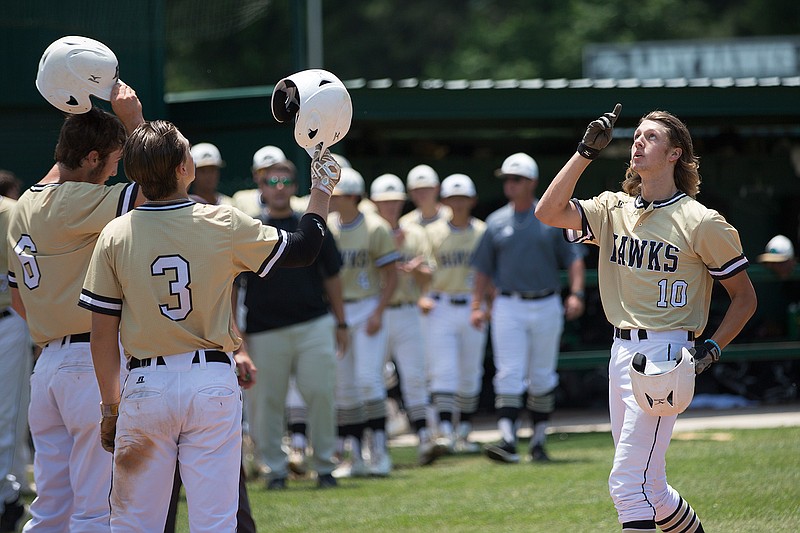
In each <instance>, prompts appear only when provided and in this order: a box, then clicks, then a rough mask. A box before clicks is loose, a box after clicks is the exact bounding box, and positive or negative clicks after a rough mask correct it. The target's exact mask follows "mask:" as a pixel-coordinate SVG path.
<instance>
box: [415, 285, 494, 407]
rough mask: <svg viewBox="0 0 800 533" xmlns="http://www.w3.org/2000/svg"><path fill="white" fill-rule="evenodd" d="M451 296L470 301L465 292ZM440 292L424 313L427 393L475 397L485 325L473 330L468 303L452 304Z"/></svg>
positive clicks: (481, 371)
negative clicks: (428, 380)
mask: <svg viewBox="0 0 800 533" xmlns="http://www.w3.org/2000/svg"><path fill="white" fill-rule="evenodd" d="M454 297H457V298H460V299H463V300H466V301H467V302H469V301H470V299H469V295H455V296H454ZM450 299H451V296H450V295H441V296H440V298H439V299H438V300H436V306H435V307H434V308H433V309H432V310H431V311H430V312H429V313H428V315H427V317H426V320H427V321H428V331H429V332H430V334H429V335H427V336H426V338H427V344H428V369H429V375H430V380H431V384H430V388H431V392H438V393H450V394H458V395H460V396H463V397H465V398H471V397H474V396H478V395H479V394H480V393H481V386H482V384H483V356H484V353H485V350H486V334H487V333H486V326H484V327H483V328H481V329H475V328H474V327H472V324H470V322H469V318H470V313H471V310H470V306H469V305H453V304H451V303H450Z"/></svg>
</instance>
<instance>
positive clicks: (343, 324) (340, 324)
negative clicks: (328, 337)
mask: <svg viewBox="0 0 800 533" xmlns="http://www.w3.org/2000/svg"><path fill="white" fill-rule="evenodd" d="M347 327H348V326H347V322H339V323H338V324H336V328H337V329H347Z"/></svg>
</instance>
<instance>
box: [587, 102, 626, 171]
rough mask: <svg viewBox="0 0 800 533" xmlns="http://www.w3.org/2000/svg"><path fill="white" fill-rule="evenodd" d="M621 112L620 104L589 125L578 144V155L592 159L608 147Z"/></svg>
mask: <svg viewBox="0 0 800 533" xmlns="http://www.w3.org/2000/svg"><path fill="white" fill-rule="evenodd" d="M620 111H622V104H617V105H615V106H614V111H612V112H611V113H603V116H601V117H600V118H598V119H597V120H593V121H591V122H590V123H589V127H588V128H586V133H584V134H583V140H582V141H581V142H580V143H578V153H579V154H580V155H582V156H583V157H585V158H586V159H594V158H595V157H597V154H599V153H600V150H602V149H603V148H605V147H606V146H608V143H610V142H611V138H612V137H613V133H614V123H615V122H616V121H617V118H619V113H620Z"/></svg>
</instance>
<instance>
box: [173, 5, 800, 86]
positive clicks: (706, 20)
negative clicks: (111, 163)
mask: <svg viewBox="0 0 800 533" xmlns="http://www.w3.org/2000/svg"><path fill="white" fill-rule="evenodd" d="M301 1H302V0H238V1H237V0H206V1H205V2H202V3H198V2H194V1H193V0H166V2H165V3H166V9H167V72H166V82H167V90H168V91H182V90H195V89H207V88H223V87H241V86H250V85H269V84H272V83H274V82H275V81H276V80H277V79H279V78H280V77H282V76H283V75H285V74H286V73H288V72H291V71H292V61H291V50H292V48H291V47H292V4H290V2H301ZM798 21H800V2H796V0H771V1H770V2H763V1H762V0H683V1H681V0H648V1H641V0H635V1H634V0H603V1H602V2H598V1H596V0H434V1H431V0H404V1H400V0H323V28H324V65H325V68H327V69H329V70H332V71H334V72H336V73H337V74H338V75H339V76H340V77H341V78H342V79H353V78H366V79H378V78H391V79H394V80H398V79H402V78H411V77H416V78H421V79H425V78H442V79H461V78H464V79H482V78H491V79H505V78H519V79H524V78H539V77H541V78H560V77H565V78H578V77H581V76H582V73H581V68H582V51H583V47H584V46H585V45H586V44H589V43H613V42H634V41H659V40H674V39H714V38H730V37H745V36H764V35H791V34H793V33H796V32H797V22H798Z"/></svg>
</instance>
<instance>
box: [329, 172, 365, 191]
mask: <svg viewBox="0 0 800 533" xmlns="http://www.w3.org/2000/svg"><path fill="white" fill-rule="evenodd" d="M333 194H334V195H335V196H347V195H356V196H363V195H364V178H363V177H362V176H361V173H360V172H358V171H357V170H356V169H354V168H343V169H342V175H341V178H339V183H337V184H336V188H334V189H333Z"/></svg>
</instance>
